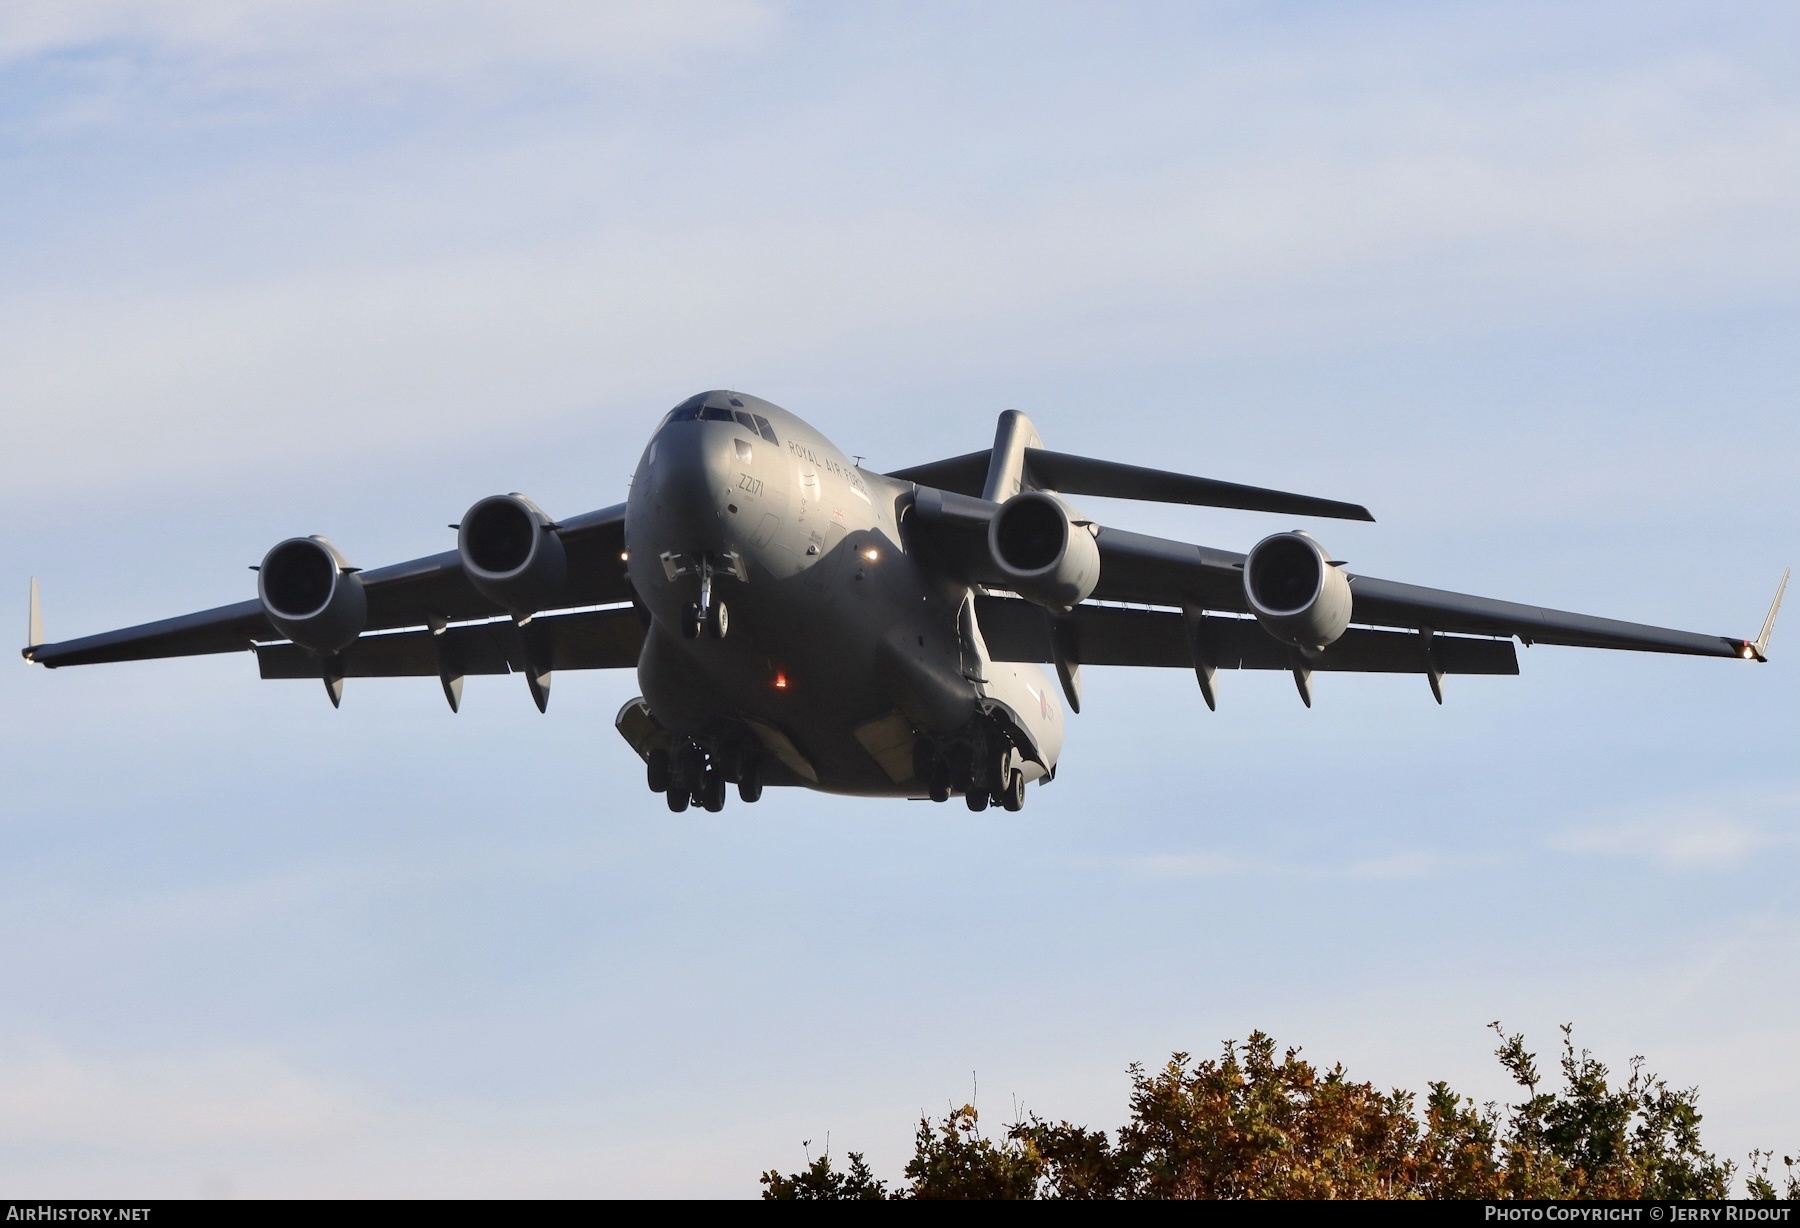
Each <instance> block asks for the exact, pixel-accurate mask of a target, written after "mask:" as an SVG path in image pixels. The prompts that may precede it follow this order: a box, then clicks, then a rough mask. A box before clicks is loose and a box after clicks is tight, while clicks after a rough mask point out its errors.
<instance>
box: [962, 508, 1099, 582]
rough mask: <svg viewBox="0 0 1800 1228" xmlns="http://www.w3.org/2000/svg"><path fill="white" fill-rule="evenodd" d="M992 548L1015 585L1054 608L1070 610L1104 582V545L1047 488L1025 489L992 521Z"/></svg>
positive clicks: (1008, 578) (989, 524)
mask: <svg viewBox="0 0 1800 1228" xmlns="http://www.w3.org/2000/svg"><path fill="white" fill-rule="evenodd" d="M988 553H989V554H991V555H992V556H993V560H994V564H995V566H996V567H998V568H999V570H1000V572H1001V574H1003V575H1004V576H1005V577H1006V580H1007V583H1008V584H1009V585H1010V586H1011V587H1012V590H1013V591H1014V592H1016V593H1018V594H1019V596H1021V597H1023V598H1025V600H1027V601H1031V602H1035V603H1036V604H1038V605H1041V606H1046V607H1048V608H1049V609H1052V610H1059V611H1066V610H1072V609H1074V608H1075V607H1076V606H1077V605H1080V604H1081V603H1082V602H1083V601H1085V600H1086V599H1087V598H1088V595H1089V594H1091V593H1092V592H1093V591H1094V587H1095V585H1097V584H1099V583H1100V547H1099V545H1098V544H1097V543H1096V542H1095V540H1094V534H1093V533H1092V532H1091V531H1090V530H1089V527H1088V524H1087V522H1085V521H1078V520H1075V519H1074V518H1073V517H1072V516H1070V514H1069V508H1068V505H1067V504H1065V503H1064V502H1063V501H1062V500H1061V499H1058V498H1057V497H1056V496H1055V495H1051V494H1046V493H1044V492H1043V491H1039V490H1032V491H1024V492H1022V493H1020V494H1016V495H1014V496H1013V497H1012V498H1010V499H1008V500H1007V501H1006V502H1005V503H1003V504H1001V506H1000V510H999V511H998V512H995V513H994V518H993V519H992V520H990V521H989V522H988Z"/></svg>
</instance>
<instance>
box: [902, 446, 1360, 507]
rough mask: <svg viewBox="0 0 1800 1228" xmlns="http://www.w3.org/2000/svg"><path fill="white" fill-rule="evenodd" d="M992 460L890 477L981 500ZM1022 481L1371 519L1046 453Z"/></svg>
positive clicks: (1288, 498) (974, 455) (1331, 502)
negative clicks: (989, 462) (989, 463)
mask: <svg viewBox="0 0 1800 1228" xmlns="http://www.w3.org/2000/svg"><path fill="white" fill-rule="evenodd" d="M990 456H991V453H990V452H987V451H982V452H970V453H968V454H967V455H964V456H953V457H951V458H949V459H948V460H941V461H930V462H928V463H926V464H923V465H914V466H913V467H912V468H910V469H898V470H895V471H894V472H893V473H890V474H889V475H888V476H889V477H892V478H899V479H900V480H901V481H903V482H917V483H918V484H919V485H921V486H932V487H935V488H937V489H938V490H947V491H951V492H953V493H955V494H960V495H971V496H973V497H975V498H980V497H981V493H982V489H983V485H984V484H985V483H986V481H987V475H988V461H989V458H990ZM1025 476H1026V482H1025V486H1026V488H1027V489H1038V490H1053V491H1056V492H1057V493H1058V494H1064V495H1094V496H1097V497H1099V498H1102V499H1136V500H1139V501H1141V502H1149V503H1186V504H1191V505H1193V506H1195V507H1229V508H1236V509H1238V510H1240V511H1246V512H1278V513H1280V514H1282V515H1284V516H1326V517H1330V518H1332V519H1335V520H1374V519H1375V517H1373V516H1371V515H1370V514H1369V509H1368V508H1366V507H1362V506H1360V505H1359V504H1355V503H1340V502H1338V501H1337V500H1336V499H1316V498H1313V497H1312V496H1311V495H1296V494H1290V493H1288V492H1287V491H1284V490H1265V489H1263V488H1262V487H1260V486H1240V485H1238V484H1237V483H1236V482H1220V481H1215V480H1214V479H1212V478H1197V477H1192V476H1190V475H1188V474H1185V473H1169V472H1166V471H1164V470H1161V469H1144V468H1141V467H1139V466H1137V465H1121V464H1119V463H1117V462H1115V461H1103V460H1095V459H1093V458H1092V457H1089V456H1072V455H1070V454H1069V453H1067V452H1050V451H1047V450H1046V449H1044V448H1026V449H1025Z"/></svg>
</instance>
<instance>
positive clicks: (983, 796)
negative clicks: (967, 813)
mask: <svg viewBox="0 0 1800 1228" xmlns="http://www.w3.org/2000/svg"><path fill="white" fill-rule="evenodd" d="M963 801H965V802H967V803H969V809H970V810H975V811H981V810H986V809H987V804H988V795H987V790H986V789H970V790H969V791H968V792H967V793H965V794H963Z"/></svg>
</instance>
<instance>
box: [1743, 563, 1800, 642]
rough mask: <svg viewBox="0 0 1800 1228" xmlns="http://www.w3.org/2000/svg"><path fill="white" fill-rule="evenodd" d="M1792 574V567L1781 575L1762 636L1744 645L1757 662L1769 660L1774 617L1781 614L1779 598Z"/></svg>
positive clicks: (1764, 623)
mask: <svg viewBox="0 0 1800 1228" xmlns="http://www.w3.org/2000/svg"><path fill="white" fill-rule="evenodd" d="M1793 574H1794V569H1793V568H1792V567H1790V568H1788V569H1787V570H1786V571H1784V572H1782V573H1781V584H1780V585H1779V586H1778V587H1777V588H1776V589H1775V600H1774V601H1773V602H1771V603H1770V605H1769V616H1768V617H1767V618H1765V619H1763V625H1762V634H1760V635H1758V636H1757V637H1756V639H1755V640H1754V641H1752V642H1751V643H1749V644H1746V645H1744V647H1745V648H1746V649H1748V650H1749V653H1750V655H1751V656H1753V657H1755V658H1756V659H1757V660H1758V661H1767V660H1768V659H1769V636H1771V635H1773V634H1774V633H1775V616H1776V615H1777V614H1779V613H1781V598H1782V596H1783V594H1785V593H1786V592H1787V582H1788V577H1789V576H1791V575H1793Z"/></svg>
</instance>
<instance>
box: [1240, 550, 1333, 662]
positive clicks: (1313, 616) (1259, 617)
mask: <svg viewBox="0 0 1800 1228" xmlns="http://www.w3.org/2000/svg"><path fill="white" fill-rule="evenodd" d="M1244 595H1245V596H1246V597H1248V598H1249V599H1250V611H1251V613H1253V614H1255V615H1256V621H1257V622H1259V623H1261V624H1262V625H1263V630H1265V631H1267V632H1268V633H1269V634H1270V635H1272V636H1274V637H1275V638H1276V639H1278V640H1280V641H1281V642H1282V643H1284V644H1292V645H1293V646H1294V647H1295V648H1298V649H1299V650H1300V651H1301V652H1303V653H1307V654H1309V655H1312V654H1316V653H1318V652H1321V651H1323V650H1324V648H1325V647H1326V646H1327V645H1329V644H1331V643H1332V642H1334V641H1335V640H1336V639H1337V638H1338V637H1339V636H1340V635H1342V634H1344V628H1346V627H1348V626H1349V625H1350V605H1351V597H1350V578H1349V577H1348V576H1346V575H1345V574H1344V570H1343V568H1341V567H1339V566H1338V565H1337V564H1336V563H1333V562H1332V561H1331V557H1330V556H1329V555H1328V554H1326V553H1325V548H1324V547H1323V546H1321V545H1319V543H1318V542H1317V541H1315V540H1313V538H1312V535H1311V534H1308V533H1302V532H1299V531H1297V530H1296V531H1295V532H1292V533H1277V534H1275V535H1274V536H1273V537H1265V538H1263V539H1262V540H1261V541H1259V542H1257V543H1256V545H1255V546H1253V547H1252V548H1251V550H1250V555H1249V557H1248V558H1246V559H1245V560H1244Z"/></svg>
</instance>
